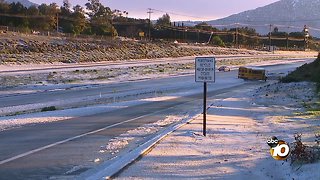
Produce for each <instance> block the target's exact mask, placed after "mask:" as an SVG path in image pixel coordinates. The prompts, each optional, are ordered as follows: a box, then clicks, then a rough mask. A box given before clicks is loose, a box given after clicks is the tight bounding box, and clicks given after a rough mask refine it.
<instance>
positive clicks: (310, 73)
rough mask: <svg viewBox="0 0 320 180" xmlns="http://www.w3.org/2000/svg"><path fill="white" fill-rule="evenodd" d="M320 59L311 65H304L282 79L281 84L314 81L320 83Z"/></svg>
mask: <svg viewBox="0 0 320 180" xmlns="http://www.w3.org/2000/svg"><path fill="white" fill-rule="evenodd" d="M319 72H320V58H318V59H316V60H315V61H314V62H312V63H310V64H304V65H302V66H300V67H298V68H297V69H296V70H295V71H293V72H291V73H289V74H288V75H287V76H286V77H283V78H281V80H280V81H281V82H284V83H289V82H299V81H312V82H316V83H320V73H319Z"/></svg>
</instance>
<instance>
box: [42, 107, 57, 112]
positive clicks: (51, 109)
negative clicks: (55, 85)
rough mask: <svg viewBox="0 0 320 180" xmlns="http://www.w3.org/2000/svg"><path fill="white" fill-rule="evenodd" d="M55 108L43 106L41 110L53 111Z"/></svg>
mask: <svg viewBox="0 0 320 180" xmlns="http://www.w3.org/2000/svg"><path fill="white" fill-rule="evenodd" d="M55 110H57V108H56V107H55V106H50V107H44V108H42V109H41V112H46V111H55Z"/></svg>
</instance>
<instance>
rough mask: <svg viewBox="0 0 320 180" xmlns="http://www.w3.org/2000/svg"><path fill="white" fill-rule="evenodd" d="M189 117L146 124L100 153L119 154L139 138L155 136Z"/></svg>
mask: <svg viewBox="0 0 320 180" xmlns="http://www.w3.org/2000/svg"><path fill="white" fill-rule="evenodd" d="M187 117H188V116H183V115H181V116H177V115H171V116H167V117H166V118H165V119H161V120H159V121H157V122H155V123H151V124H146V125H144V126H141V127H138V128H136V129H133V130H130V131H128V132H126V133H124V134H121V135H120V136H119V137H116V138H113V139H111V140H110V141H109V142H108V143H107V145H106V146H105V148H104V149H103V150H101V151H100V152H105V151H111V153H113V154H114V153H118V152H119V151H120V150H121V149H123V148H125V147H126V146H127V145H128V144H129V143H130V142H131V141H133V140H134V139H135V138H137V137H147V136H149V135H152V134H155V133H157V132H158V131H160V130H161V129H163V128H164V127H166V126H168V125H171V124H173V123H177V122H180V121H182V120H183V119H185V118H187Z"/></svg>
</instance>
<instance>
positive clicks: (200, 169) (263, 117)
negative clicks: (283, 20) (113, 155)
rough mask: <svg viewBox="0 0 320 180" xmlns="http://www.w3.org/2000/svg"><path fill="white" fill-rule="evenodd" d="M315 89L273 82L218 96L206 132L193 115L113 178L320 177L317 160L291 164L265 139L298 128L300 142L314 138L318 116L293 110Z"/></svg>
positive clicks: (290, 137)
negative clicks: (271, 150) (278, 156)
mask: <svg viewBox="0 0 320 180" xmlns="http://www.w3.org/2000/svg"><path fill="white" fill-rule="evenodd" d="M297 87H299V88H297ZM313 88H314V85H313V84H310V83H298V84H297V83H291V84H273V85H268V86H265V87H262V88H259V89H249V90H239V91H238V92H233V93H229V94H224V95H220V98H219V99H216V100H214V101H213V104H212V105H211V107H210V109H209V111H208V123H207V132H208V135H207V137H204V136H202V135H201V132H202V119H201V118H196V119H195V120H193V121H192V122H191V123H190V124H187V125H185V126H183V127H182V128H180V129H178V130H177V131H176V132H174V133H173V134H171V135H169V136H168V137H166V138H165V139H164V140H163V141H162V142H160V144H158V145H157V146H156V147H155V148H154V149H153V150H152V151H151V152H150V153H149V154H147V155H146V156H144V157H143V158H142V159H141V160H139V161H137V162H136V163H134V164H133V165H131V166H129V167H128V168H127V169H125V170H124V171H123V172H122V173H121V174H120V175H119V176H118V177H117V178H116V179H181V178H184V179H320V171H319V167H320V163H315V164H307V165H303V166H301V167H296V166H293V167H292V166H290V162H288V161H276V160H274V159H273V158H272V157H271V156H270V154H269V146H268V145H267V144H266V140H267V139H268V138H270V137H271V136H277V137H278V138H279V139H282V140H285V141H287V142H293V135H294V134H295V133H296V132H302V133H303V134H305V135H307V137H308V138H306V139H303V142H307V143H310V144H312V143H314V142H313V139H312V138H311V136H309V135H311V134H312V133H314V132H315V131H317V130H318V131H319V130H320V122H319V121H318V118H317V117H313V118H311V117H308V118H306V117H303V118H302V117H300V116H297V115H296V114H295V112H296V111H304V110H305V109H304V106H303V103H302V102H303V101H306V100H309V99H310V96H311V95H312V100H311V101H315V99H314V97H315V96H314V94H313V93H312V89H313ZM310 89H311V90H310ZM266 94H268V96H266ZM289 95H290V96H289ZM284 102H285V103H284ZM286 103H289V105H288V104H286ZM283 105H288V107H289V108H281V107H283ZM292 108H293V109H292ZM279 117H282V120H281V121H278V120H279Z"/></svg>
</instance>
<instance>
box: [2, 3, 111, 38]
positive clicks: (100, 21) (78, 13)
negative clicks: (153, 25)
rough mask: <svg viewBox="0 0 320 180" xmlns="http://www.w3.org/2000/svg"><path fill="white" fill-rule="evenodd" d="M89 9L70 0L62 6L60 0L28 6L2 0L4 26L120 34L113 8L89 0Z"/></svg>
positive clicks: (87, 6) (74, 32) (65, 31)
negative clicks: (115, 25) (73, 4)
mask: <svg viewBox="0 0 320 180" xmlns="http://www.w3.org/2000/svg"><path fill="white" fill-rule="evenodd" d="M86 12H87V15H88V17H86V13H85V10H84V8H83V7H81V6H80V5H76V6H74V7H73V8H72V6H71V4H70V2H69V0H64V1H63V5H62V6H61V7H59V6H58V5H57V4H56V3H51V4H49V5H47V4H41V5H40V6H38V7H36V6H31V7H29V8H27V7H24V6H23V5H22V4H21V3H19V2H18V3H11V4H7V3H6V2H5V1H4V0H0V26H1V25H2V26H10V27H18V28H19V29H20V30H22V29H25V31H30V30H40V31H56V30H59V32H64V33H73V34H95V35H107V36H116V35H117V31H116V29H115V28H114V27H113V25H112V18H113V12H112V11H111V9H110V8H109V7H105V6H103V5H102V4H101V3H100V1H99V0H88V3H86Z"/></svg>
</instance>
